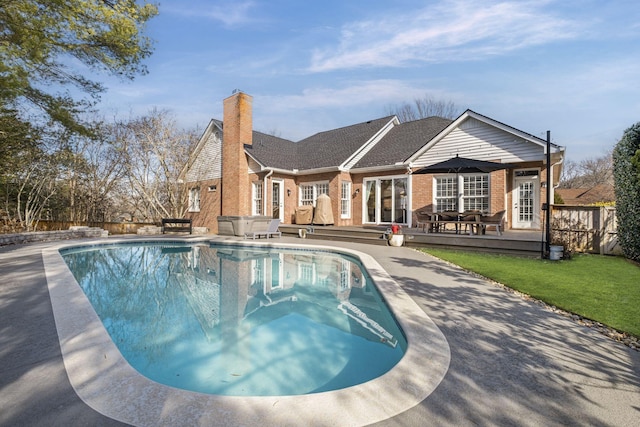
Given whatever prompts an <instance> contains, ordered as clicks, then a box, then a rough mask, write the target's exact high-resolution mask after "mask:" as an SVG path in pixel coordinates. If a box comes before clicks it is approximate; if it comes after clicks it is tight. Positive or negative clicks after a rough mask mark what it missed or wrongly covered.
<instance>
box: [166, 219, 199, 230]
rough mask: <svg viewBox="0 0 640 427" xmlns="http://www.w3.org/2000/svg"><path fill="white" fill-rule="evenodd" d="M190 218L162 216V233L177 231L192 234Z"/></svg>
mask: <svg viewBox="0 0 640 427" xmlns="http://www.w3.org/2000/svg"><path fill="white" fill-rule="evenodd" d="M192 230H193V228H192V226H191V218H162V234H164V233H166V232H178V233H186V232H187V231H188V232H189V234H192Z"/></svg>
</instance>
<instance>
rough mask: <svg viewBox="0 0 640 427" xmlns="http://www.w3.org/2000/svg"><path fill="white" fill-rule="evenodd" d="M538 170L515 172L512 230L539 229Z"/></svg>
mask: <svg viewBox="0 0 640 427" xmlns="http://www.w3.org/2000/svg"><path fill="white" fill-rule="evenodd" d="M539 175H540V174H539V171H538V170H518V171H515V177H514V185H513V189H514V191H513V216H512V223H513V228H539V227H540V177H539Z"/></svg>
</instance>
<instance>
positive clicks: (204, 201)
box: [186, 179, 222, 233]
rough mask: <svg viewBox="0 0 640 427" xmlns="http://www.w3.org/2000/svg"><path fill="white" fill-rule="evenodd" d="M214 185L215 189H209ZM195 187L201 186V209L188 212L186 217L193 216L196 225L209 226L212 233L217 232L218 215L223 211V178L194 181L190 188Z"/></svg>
mask: <svg viewBox="0 0 640 427" xmlns="http://www.w3.org/2000/svg"><path fill="white" fill-rule="evenodd" d="M212 186H215V191H210V190H209V188H210V187H212ZM193 187H198V188H200V210H199V211H198V212H187V214H186V217H187V218H191V220H192V221H193V226H194V227H207V228H208V229H209V231H210V232H211V233H217V232H218V216H219V215H220V213H221V200H220V195H221V191H222V180H221V179H211V180H205V181H200V182H198V183H192V185H190V188H193Z"/></svg>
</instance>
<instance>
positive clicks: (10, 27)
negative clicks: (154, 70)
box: [0, 0, 158, 132]
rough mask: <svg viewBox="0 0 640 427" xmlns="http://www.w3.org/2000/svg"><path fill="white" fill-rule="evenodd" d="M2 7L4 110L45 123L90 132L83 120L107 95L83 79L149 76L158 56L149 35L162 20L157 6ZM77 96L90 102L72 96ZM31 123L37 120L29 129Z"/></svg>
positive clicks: (126, 2) (128, 0)
mask: <svg viewBox="0 0 640 427" xmlns="http://www.w3.org/2000/svg"><path fill="white" fill-rule="evenodd" d="M0 4H1V6H0V107H2V108H3V109H15V110H18V111H20V112H22V113H24V112H25V111H27V112H31V113H32V112H33V111H40V112H42V113H44V119H45V121H50V122H52V123H56V124H59V125H62V126H63V127H64V128H66V129H68V130H71V131H76V132H77V131H86V130H87V129H86V128H85V127H84V126H82V124H81V121H80V120H79V117H80V115H81V114H82V113H83V112H84V111H85V110H86V109H87V107H88V106H90V105H91V104H92V103H94V102H96V101H97V99H98V96H99V94H100V92H102V91H103V90H104V88H103V87H102V85H101V84H100V83H98V82H96V81H93V80H91V79H89V78H87V76H85V75H84V74H87V73H89V72H94V71H102V72H107V73H109V74H113V75H117V76H121V77H123V78H129V79H132V78H133V77H134V76H135V75H137V74H140V73H145V72H146V69H145V67H144V65H143V64H142V61H143V60H144V59H145V58H146V57H148V56H149V55H150V54H151V52H152V42H151V40H149V39H148V38H147V37H145V36H144V35H143V29H144V25H145V23H146V22H147V21H148V20H149V19H150V18H152V17H153V16H155V15H156V14H157V13H158V10H157V7H156V6H155V5H153V4H147V3H139V2H136V0H2V1H0ZM78 64H80V65H78ZM87 68H88V70H89V71H87ZM78 92H80V93H84V94H85V95H88V98H86V99H77V96H76V97H74V96H72V95H71V93H78ZM34 107H35V108H34ZM21 119H22V120H24V121H27V119H25V118H24V116H22V117H21ZM32 120H33V117H32V116H31V117H30V118H29V119H28V121H31V122H32ZM32 124H33V122H32Z"/></svg>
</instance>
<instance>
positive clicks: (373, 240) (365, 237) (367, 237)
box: [279, 224, 543, 257]
mask: <svg viewBox="0 0 640 427" xmlns="http://www.w3.org/2000/svg"><path fill="white" fill-rule="evenodd" d="M388 228H389V227H386V226H362V227H355V226H349V227H337V226H332V225H329V226H322V225H312V226H311V225H297V224H280V228H279V229H280V231H281V232H282V234H283V235H284V236H299V230H304V231H305V232H306V237H305V238H306V239H318V240H331V241H349V242H358V243H368V244H374V245H385V246H386V245H387V244H388V243H387V239H386V238H385V233H386V231H387V229H388ZM402 234H404V235H405V246H409V247H432V248H433V247H439V248H450V249H464V250H471V251H482V252H494V253H502V254H510V255H519V256H531V257H539V256H540V249H541V245H542V244H541V240H542V237H543V235H542V231H540V230H535V231H520V230H505V232H503V233H502V235H501V236H498V235H497V233H496V232H495V231H493V230H488V231H487V233H486V234H485V235H469V234H463V233H460V234H457V233H456V232H455V230H448V231H446V232H443V233H424V232H423V231H422V228H403V229H402Z"/></svg>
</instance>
